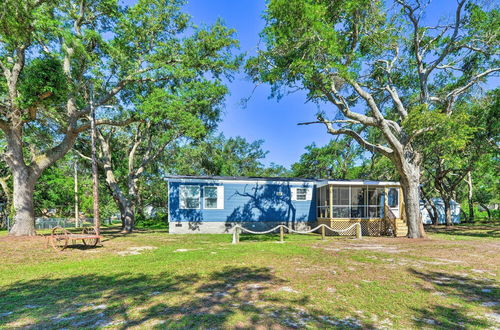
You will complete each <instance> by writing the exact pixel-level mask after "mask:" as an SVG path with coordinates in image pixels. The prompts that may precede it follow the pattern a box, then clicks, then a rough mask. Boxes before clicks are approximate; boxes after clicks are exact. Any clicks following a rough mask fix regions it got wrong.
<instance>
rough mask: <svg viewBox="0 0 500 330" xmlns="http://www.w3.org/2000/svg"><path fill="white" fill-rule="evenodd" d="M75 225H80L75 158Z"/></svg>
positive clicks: (76, 163)
mask: <svg viewBox="0 0 500 330" xmlns="http://www.w3.org/2000/svg"><path fill="white" fill-rule="evenodd" d="M75 227H76V228H78V227H80V213H79V212H78V162H77V161H76V160H75Z"/></svg>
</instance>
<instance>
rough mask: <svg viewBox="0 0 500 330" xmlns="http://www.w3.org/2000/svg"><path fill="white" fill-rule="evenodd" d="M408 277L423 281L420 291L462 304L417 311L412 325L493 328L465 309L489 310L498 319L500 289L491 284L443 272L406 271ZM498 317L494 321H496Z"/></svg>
mask: <svg viewBox="0 0 500 330" xmlns="http://www.w3.org/2000/svg"><path fill="white" fill-rule="evenodd" d="M409 271H410V273H411V274H413V275H415V276H416V277H417V278H420V279H422V280H424V281H425V282H424V284H421V287H420V290H422V291H427V292H432V293H433V294H436V295H439V296H443V297H453V298H455V299H458V300H459V301H461V304H455V305H454V306H442V305H439V304H434V305H431V306H429V307H427V308H419V309H416V310H415V311H416V312H417V314H416V315H415V318H414V323H415V324H416V325H417V326H419V327H423V326H425V327H427V328H436V329H467V328H485V327H491V326H493V324H492V323H493V322H492V321H491V320H488V319H486V318H485V317H484V315H474V313H473V312H472V311H470V310H469V308H468V307H467V306H466V305H467V304H469V305H470V304H472V305H476V306H477V307H479V306H481V305H483V306H490V307H491V308H492V313H491V314H495V313H497V314H496V315H498V316H500V315H499V314H498V313H499V312H500V310H499V308H498V306H499V305H498V297H499V296H500V289H499V288H498V286H497V285H496V283H495V282H494V281H493V280H489V279H478V278H471V277H469V276H466V275H457V274H449V273H445V272H432V271H420V270H415V269H409ZM498 316H497V317H498Z"/></svg>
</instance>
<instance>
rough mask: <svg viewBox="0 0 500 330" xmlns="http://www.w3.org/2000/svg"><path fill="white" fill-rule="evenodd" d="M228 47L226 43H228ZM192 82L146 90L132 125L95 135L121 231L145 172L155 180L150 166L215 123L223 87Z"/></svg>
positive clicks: (127, 226)
mask: <svg viewBox="0 0 500 330" xmlns="http://www.w3.org/2000/svg"><path fill="white" fill-rule="evenodd" d="M219 41H220V40H219ZM228 44H232V41H231V40H229V39H228ZM225 63H226V64H224V65H226V68H227V69H228V70H231V69H234V68H236V67H237V63H238V59H237V58H234V59H233V60H232V61H231V60H230V59H227V61H225ZM205 75H206V73H205ZM198 79H199V81H195V80H193V79H190V81H184V82H182V83H180V82H179V81H176V82H175V85H178V86H170V88H163V89H154V90H152V92H151V93H150V94H148V95H147V96H146V97H145V98H144V99H143V100H141V101H139V102H140V103H139V104H138V105H137V109H135V110H134V112H135V115H136V118H137V119H138V121H137V122H136V123H133V124H130V125H128V126H127V127H124V128H115V127H112V128H101V129H99V131H98V140H99V152H98V155H99V157H98V163H99V165H100V168H101V169H102V171H103V172H104V176H105V179H106V183H107V185H108V187H109V189H110V191H111V194H112V196H113V198H114V200H115V201H116V204H117V206H118V209H119V210H120V213H121V220H122V232H124V233H128V232H131V231H132V230H133V229H134V225H135V219H136V206H137V204H138V201H139V197H140V193H141V192H140V180H141V178H142V177H143V176H144V175H145V174H146V171H147V170H148V169H149V170H151V168H155V171H156V173H155V175H156V176H160V177H161V172H160V171H158V166H154V164H153V162H156V161H162V160H163V159H165V160H166V161H167V162H169V161H170V159H171V158H173V157H175V155H174V154H173V153H174V152H175V150H172V148H171V145H172V144H173V143H174V142H175V141H178V140H183V141H186V140H187V139H190V140H196V139H200V138H202V137H203V136H205V135H206V134H207V133H208V132H210V131H211V130H212V129H213V128H215V127H216V124H217V122H218V121H219V119H220V113H221V108H222V105H223V100H224V97H225V95H226V94H227V89H226V87H225V86H223V85H222V84H221V83H220V82H218V81H217V80H214V81H208V80H205V79H200V78H199V77H198ZM180 80H182V79H180ZM80 154H81V155H82V156H83V157H84V158H86V159H89V160H90V158H89V157H88V156H84V155H83V154H82V153H80ZM191 166H193V164H191ZM149 175H150V176H151V175H154V174H152V173H149Z"/></svg>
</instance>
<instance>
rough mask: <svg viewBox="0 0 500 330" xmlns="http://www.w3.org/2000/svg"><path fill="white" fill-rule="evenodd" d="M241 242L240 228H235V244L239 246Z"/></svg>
mask: <svg viewBox="0 0 500 330" xmlns="http://www.w3.org/2000/svg"><path fill="white" fill-rule="evenodd" d="M239 242H240V227H238V226H236V227H234V231H233V244H238V243H239Z"/></svg>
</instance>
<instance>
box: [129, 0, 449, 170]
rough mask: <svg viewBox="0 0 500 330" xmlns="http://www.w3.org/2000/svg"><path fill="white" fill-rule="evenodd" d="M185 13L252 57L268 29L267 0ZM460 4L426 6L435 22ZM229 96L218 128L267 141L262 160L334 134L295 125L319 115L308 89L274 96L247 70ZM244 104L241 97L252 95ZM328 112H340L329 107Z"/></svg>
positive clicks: (203, 5) (286, 159)
mask: <svg viewBox="0 0 500 330" xmlns="http://www.w3.org/2000/svg"><path fill="white" fill-rule="evenodd" d="M187 1H188V4H187V5H186V6H185V11H186V12H187V13H188V14H190V15H191V16H192V19H193V21H194V23H195V24H197V25H201V24H207V25H210V24H212V23H214V22H215V21H216V20H217V19H218V18H221V19H222V20H223V22H224V23H225V24H226V25H227V26H228V27H230V28H234V29H235V30H236V31H237V35H236V37H237V38H238V40H239V41H240V51H241V52H244V53H247V55H250V56H251V55H254V54H255V53H256V48H257V45H258V43H259V32H260V31H261V30H262V28H263V27H264V21H263V19H262V13H263V12H264V10H265V1H264V0H187ZM125 2H126V3H128V4H130V3H134V2H135V1H134V0H125ZM455 7H456V1H455V0H435V1H433V2H432V3H431V4H430V6H428V7H427V10H426V15H427V17H425V19H426V20H428V21H432V22H435V21H437V20H438V19H439V18H443V17H444V16H448V17H449V16H451V14H452V12H450V10H454V8H455ZM228 87H229V90H230V92H231V95H229V96H228V97H227V101H226V109H225V113H224V116H223V121H222V123H221V124H220V126H219V131H220V132H222V133H224V135H225V136H226V137H230V136H238V135H239V136H242V137H244V138H246V139H247V140H249V141H254V140H258V139H262V140H264V141H265V142H264V146H263V148H264V149H265V150H267V151H269V154H268V155H267V158H266V159H265V161H264V163H266V164H269V163H271V162H274V163H277V164H280V165H284V166H286V167H289V166H290V165H291V164H293V163H294V162H296V161H298V160H299V158H300V155H301V154H302V153H304V151H305V150H304V147H305V146H307V145H309V144H311V143H313V142H314V143H316V145H319V146H321V145H324V144H326V143H328V141H329V140H330V138H331V137H332V136H331V135H328V134H327V133H326V131H325V128H324V127H323V126H320V125H309V126H297V123H299V122H304V121H311V120H314V119H315V113H316V111H317V106H316V105H315V104H313V103H305V100H306V97H305V93H301V92H297V93H294V94H290V95H288V96H285V97H284V98H282V99H281V100H279V101H278V100H276V99H270V98H269V95H270V87H269V86H267V85H260V86H258V87H257V88H256V89H255V85H254V84H253V83H252V82H251V81H249V80H248V78H247V77H246V76H245V74H244V73H243V72H241V73H240V74H238V75H236V77H235V79H234V81H233V82H231V83H230V84H229V86H228ZM250 96H251V98H250V100H249V101H248V102H247V103H246V106H245V107H243V106H242V104H241V101H242V99H244V98H248V97H250ZM324 110H325V111H326V112H327V113H328V112H330V113H331V112H332V111H336V110H335V109H334V108H333V106H329V105H326V108H324Z"/></svg>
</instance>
